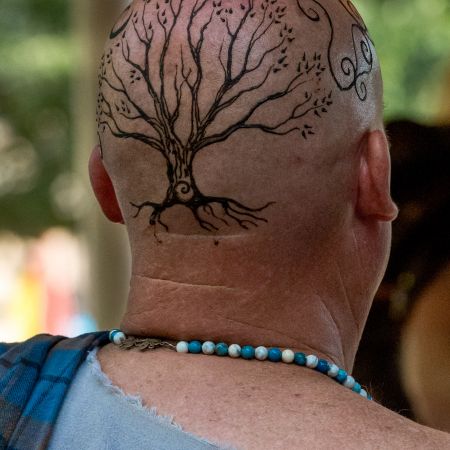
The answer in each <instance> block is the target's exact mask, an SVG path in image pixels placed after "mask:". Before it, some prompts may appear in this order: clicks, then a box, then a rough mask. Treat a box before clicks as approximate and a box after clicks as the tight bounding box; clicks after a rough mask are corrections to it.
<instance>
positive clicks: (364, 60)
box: [297, 0, 374, 101]
mask: <svg viewBox="0 0 450 450" xmlns="http://www.w3.org/2000/svg"><path fill="white" fill-rule="evenodd" d="M311 2H312V3H314V5H309V6H306V5H307V4H308V3H311ZM338 3H339V4H340V5H341V6H342V7H343V8H344V9H345V10H346V11H347V13H348V14H349V16H350V17H351V19H352V21H353V23H352V25H351V38H352V43H353V50H354V54H353V55H352V56H344V57H343V58H342V59H341V60H340V63H339V69H340V71H341V73H339V72H338V71H337V70H336V68H335V67H334V65H333V58H332V51H333V45H334V38H335V29H334V25H333V21H332V20H331V16H330V14H329V12H328V11H327V10H326V9H325V7H324V6H323V5H322V4H321V3H320V2H319V1H318V0H297V4H298V6H299V8H300V10H301V11H302V12H303V14H304V15H305V16H306V17H307V18H308V19H310V20H311V21H313V22H320V21H321V20H322V18H325V19H326V20H327V21H328V24H329V28H330V33H331V37H330V42H329V44H328V52H327V54H328V63H329V66H330V72H331V75H332V77H333V79H334V81H335V83H336V85H337V86H338V88H339V89H340V90H341V91H349V90H351V89H355V92H356V94H357V96H358V98H359V99H360V100H361V101H365V100H366V99H367V84H366V77H367V76H368V75H370V73H371V72H372V69H373V63H374V53H373V41H372V39H371V37H370V35H369V31H368V29H367V26H366V25H365V23H364V21H363V19H362V17H361V16H360V14H359V12H358V11H357V9H356V8H355V6H354V5H353V3H352V2H351V1H350V0H339V2H338Z"/></svg>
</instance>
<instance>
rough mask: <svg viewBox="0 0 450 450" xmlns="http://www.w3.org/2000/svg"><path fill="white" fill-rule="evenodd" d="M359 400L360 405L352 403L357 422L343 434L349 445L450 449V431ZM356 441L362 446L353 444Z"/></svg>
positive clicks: (384, 447) (344, 428)
mask: <svg viewBox="0 0 450 450" xmlns="http://www.w3.org/2000/svg"><path fill="white" fill-rule="evenodd" d="M356 400H358V404H356V401H353V400H352V401H351V403H353V405H351V404H350V402H349V407H350V408H352V409H353V412H352V413H351V414H350V417H351V419H350V420H352V421H353V422H354V424H353V425H352V426H351V427H350V426H347V427H343V428H342V429H343V430H345V432H344V433H341V434H347V445H348V446H347V448H355V449H356V448H367V449H375V448H380V449H386V448H389V449H421V450H422V449H436V450H438V449H439V450H444V449H450V434H448V433H445V432H442V431H438V430H435V429H432V428H429V427H426V426H423V425H420V424H418V423H416V422H413V421H412V420H409V419H407V418H405V417H403V416H401V415H400V414H397V413H395V412H393V411H391V410H389V409H387V408H385V407H383V406H381V405H379V404H377V403H375V402H366V404H364V403H361V402H360V401H359V400H360V399H359V398H358V399H356ZM355 425H356V427H355ZM357 428H359V432H358V430H357ZM352 441H353V443H354V444H356V443H358V444H360V445H359V446H358V445H353V446H352Z"/></svg>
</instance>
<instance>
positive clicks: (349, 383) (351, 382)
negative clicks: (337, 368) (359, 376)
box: [342, 375, 355, 389]
mask: <svg viewBox="0 0 450 450" xmlns="http://www.w3.org/2000/svg"><path fill="white" fill-rule="evenodd" d="M342 385H343V386H345V387H346V388H349V389H351V388H352V387H353V386H354V385H355V379H354V378H353V377H352V376H351V375H347V378H346V379H345V381H344V382H343V383H342Z"/></svg>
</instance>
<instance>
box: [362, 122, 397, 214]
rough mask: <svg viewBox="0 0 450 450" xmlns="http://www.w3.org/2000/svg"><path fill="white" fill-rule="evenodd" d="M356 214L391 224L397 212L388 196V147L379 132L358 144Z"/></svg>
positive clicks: (382, 133)
mask: <svg viewBox="0 0 450 450" xmlns="http://www.w3.org/2000/svg"><path fill="white" fill-rule="evenodd" d="M360 150H361V151H360V168H359V179H358V198H357V202H356V211H357V213H358V214H359V215H360V216H362V217H364V218H372V219H375V220H379V221H383V222H390V221H392V220H394V219H395V218H396V217H397V214H398V208H397V206H396V204H395V203H394V202H393V201H392V198H391V194H390V175H391V164H390V157H389V145H388V142H387V138H386V135H385V134H384V132H382V131H381V130H376V131H372V132H370V133H367V134H366V136H365V137H364V139H363V141H362V143H361V149H360Z"/></svg>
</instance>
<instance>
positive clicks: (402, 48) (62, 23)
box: [0, 0, 450, 430]
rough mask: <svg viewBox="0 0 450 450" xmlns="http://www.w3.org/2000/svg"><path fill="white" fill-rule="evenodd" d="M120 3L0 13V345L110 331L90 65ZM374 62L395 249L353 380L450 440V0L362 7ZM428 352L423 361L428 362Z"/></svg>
mask: <svg viewBox="0 0 450 450" xmlns="http://www.w3.org/2000/svg"><path fill="white" fill-rule="evenodd" d="M126 3H127V2H125V1H119V0H71V1H69V0H2V2H1V4H0V206H1V207H0V341H10V342H11V341H20V340H24V339H26V338H28V337H30V336H32V335H34V334H37V333H41V332H46V333H52V334H64V335H68V336H75V335H78V334H81V333H83V332H88V331H94V330H97V329H107V328H111V327H113V326H117V325H118V323H117V320H118V318H119V317H120V316H121V313H122V312H123V308H124V304H125V301H126V297H127V280H128V274H129V260H128V248H127V243H126V240H125V236H124V231H123V230H122V228H121V227H120V226H117V225H112V224H109V223H107V222H106V220H105V219H104V218H103V216H102V215H101V213H100V212H99V209H98V208H97V206H96V204H95V203H94V199H93V195H92V194H91V191H90V188H89V184H88V179H87V161H88V155H89V153H90V150H91V149H92V147H93V146H94V145H95V143H96V133H95V118H94V114H95V109H94V108H95V98H96V71H97V61H98V60H99V57H100V54H101V51H102V47H103V42H104V39H105V37H106V35H107V32H108V30H109V28H110V27H111V25H112V23H113V22H114V20H115V18H116V17H117V16H118V15H119V13H120V11H121V9H122V8H123V7H124V6H125V5H126ZM354 3H355V4H356V6H357V7H358V8H359V9H360V11H361V13H362V15H363V17H365V19H366V22H367V24H368V27H369V29H370V30H371V35H372V38H373V40H374V41H375V44H376V46H377V50H378V54H379V57H380V60H381V64H382V69H383V74H384V83H385V103H386V122H387V124H388V132H389V135H390V139H391V143H392V162H393V184H392V190H393V195H394V199H395V200H396V201H397V202H398V203H399V206H400V211H401V213H400V217H399V219H398V221H397V222H396V223H395V224H394V241H393V254H392V259H391V263H390V265H389V268H388V272H387V274H386V277H385V280H384V282H383V284H382V286H381V288H380V291H379V293H378V295H377V298H376V301H375V303H374V307H373V309H372V312H371V315H370V317H369V321H368V326H367V329H366V332H365V335H364V337H363V340H362V345H361V348H360V352H359V354H358V358H357V363H356V368H355V375H358V376H359V377H360V378H362V379H363V380H366V384H367V385H368V387H369V389H370V390H371V392H374V394H375V397H377V398H378V399H380V400H381V402H382V403H383V404H385V405H386V406H389V407H391V408H392V409H394V410H396V411H398V412H401V413H402V414H404V415H406V416H409V417H412V418H415V419H416V420H419V421H421V422H424V423H427V424H429V425H431V426H435V427H437V428H441V429H447V430H450V377H449V376H448V374H449V373H450V286H449V280H450V270H449V268H450V264H449V258H448V257H449V240H450V239H449V234H450V233H449V230H450V223H449V217H450V211H449V203H450V202H449V197H450V181H449V180H450V177H449V173H450V127H449V124H450V0H364V1H362V0H355V1H354ZM424 355H426V357H424Z"/></svg>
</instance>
